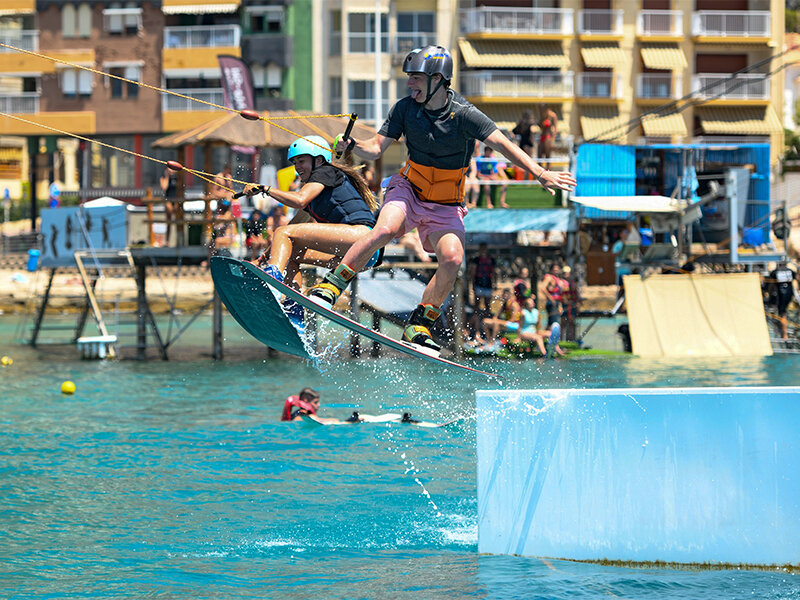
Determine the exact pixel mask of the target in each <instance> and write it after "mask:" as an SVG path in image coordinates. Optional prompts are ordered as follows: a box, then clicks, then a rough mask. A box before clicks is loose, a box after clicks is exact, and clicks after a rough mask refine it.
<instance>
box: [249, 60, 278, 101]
mask: <svg viewBox="0 0 800 600" xmlns="http://www.w3.org/2000/svg"><path fill="white" fill-rule="evenodd" d="M250 71H251V73H252V74H253V87H254V88H255V90H256V92H257V93H258V95H266V96H272V97H273V98H276V97H278V96H280V95H281V88H282V87H283V69H281V67H279V66H278V65H276V64H275V63H269V64H268V65H266V66H261V65H252V66H251V68H250Z"/></svg>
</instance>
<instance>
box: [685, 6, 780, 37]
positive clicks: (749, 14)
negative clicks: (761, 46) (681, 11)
mask: <svg viewBox="0 0 800 600" xmlns="http://www.w3.org/2000/svg"><path fill="white" fill-rule="evenodd" d="M771 35H772V33H771V28H770V14H769V11H768V10H701V11H698V12H695V13H694V14H693V15H692V36H694V37H697V38H721V39H724V40H725V41H737V42H741V41H747V40H748V39H750V40H751V41H755V42H760V41H763V40H765V39H766V40H769V39H770V36H771ZM729 38H733V39H729Z"/></svg>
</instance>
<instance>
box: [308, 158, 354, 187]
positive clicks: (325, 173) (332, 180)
mask: <svg viewBox="0 0 800 600" xmlns="http://www.w3.org/2000/svg"><path fill="white" fill-rule="evenodd" d="M344 177H345V175H344V173H342V172H341V171H340V170H339V169H336V168H334V167H333V165H332V164H330V163H325V164H324V165H320V166H319V167H317V168H316V169H314V170H313V171H311V176H310V177H309V178H308V181H307V182H306V183H321V184H322V185H324V186H325V187H331V188H333V187H337V186H340V185H342V182H343V181H344Z"/></svg>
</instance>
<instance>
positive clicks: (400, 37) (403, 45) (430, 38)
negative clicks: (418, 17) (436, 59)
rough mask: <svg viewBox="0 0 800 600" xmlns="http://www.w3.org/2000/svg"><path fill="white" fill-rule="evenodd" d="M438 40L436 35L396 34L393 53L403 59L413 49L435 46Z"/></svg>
mask: <svg viewBox="0 0 800 600" xmlns="http://www.w3.org/2000/svg"><path fill="white" fill-rule="evenodd" d="M438 39H439V38H438V36H437V35H436V33H409V32H397V39H395V41H394V53H395V54H398V55H402V56H403V57H405V55H406V54H408V53H409V52H411V51H412V50H414V49H415V48H423V47H425V46H434V45H436V44H437V43H438V41H437V40H438Z"/></svg>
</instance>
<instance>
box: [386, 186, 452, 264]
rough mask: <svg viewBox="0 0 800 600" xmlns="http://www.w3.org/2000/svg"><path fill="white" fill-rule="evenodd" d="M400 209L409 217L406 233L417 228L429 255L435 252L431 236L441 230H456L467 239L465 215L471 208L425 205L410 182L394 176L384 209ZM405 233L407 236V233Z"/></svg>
mask: <svg viewBox="0 0 800 600" xmlns="http://www.w3.org/2000/svg"><path fill="white" fill-rule="evenodd" d="M387 205H391V206H396V207H397V208H399V209H400V210H402V211H403V214H405V216H406V222H405V232H408V231H411V230H412V229H414V228H416V229H417V231H418V232H419V239H420V240H422V248H423V249H424V250H425V252H431V253H432V252H433V251H434V250H433V246H431V245H430V243H429V242H428V236H430V235H431V234H432V233H435V232H437V231H456V232H460V233H461V234H462V236H463V233H464V216H465V215H466V214H467V208H466V207H465V206H461V205H459V204H437V203H436V202H422V201H421V200H420V199H419V198H417V195H416V194H415V193H414V188H412V187H411V184H410V183H408V181H407V180H406V179H405V178H404V177H402V176H400V175H394V176H393V177H392V178H391V179H390V180H389V185H388V186H387V187H386V196H385V200H384V202H383V206H387ZM405 232H404V233H405Z"/></svg>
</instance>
